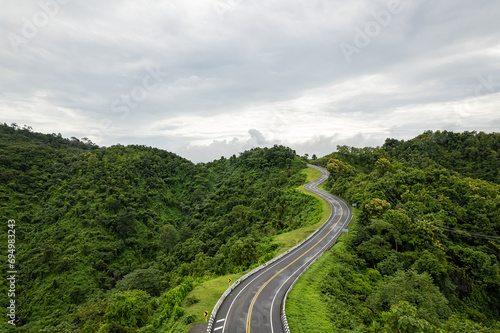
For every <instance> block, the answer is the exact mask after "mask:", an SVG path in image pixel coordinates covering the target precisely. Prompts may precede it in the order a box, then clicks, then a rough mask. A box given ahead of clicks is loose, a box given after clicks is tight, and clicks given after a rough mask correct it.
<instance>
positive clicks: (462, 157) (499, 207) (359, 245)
mask: <svg viewBox="0 0 500 333" xmlns="http://www.w3.org/2000/svg"><path fill="white" fill-rule="evenodd" d="M499 154H500V134H495V133H494V134H485V133H476V132H464V133H453V132H447V131H442V132H441V131H436V132H432V131H428V132H425V133H423V134H422V135H420V136H418V137H416V138H414V139H411V140H408V141H399V140H395V139H387V140H386V141H385V144H384V145H382V146H381V147H376V148H371V147H367V148H355V147H347V146H338V147H337V151H336V152H334V153H332V154H330V155H327V156H325V157H322V158H320V159H318V160H316V161H315V162H314V163H316V164H318V165H322V166H324V167H326V168H327V169H328V170H329V171H330V173H331V175H330V178H329V180H328V182H327V184H326V185H325V188H326V189H327V190H328V191H329V192H331V193H333V194H336V195H338V196H340V197H341V198H343V199H344V200H346V201H347V202H349V203H350V204H352V205H355V207H356V208H354V214H355V219H354V221H353V223H352V224H351V226H350V231H349V234H348V235H344V236H343V238H342V241H341V242H340V243H339V244H337V245H336V246H334V247H333V249H332V250H331V251H329V253H327V255H325V257H324V258H322V259H321V260H320V261H319V262H318V264H317V265H320V266H318V267H315V266H313V268H312V270H314V273H313V274H314V275H315V276H312V275H308V274H312V272H306V274H305V275H304V277H303V279H304V280H305V281H307V283H308V284H310V285H308V286H306V285H302V286H301V285H300V282H299V284H298V285H297V286H296V288H297V287H298V288H309V290H311V291H312V293H311V295H309V297H306V299H309V301H308V302H309V304H304V303H307V302H306V301H304V297H301V296H300V295H293V292H292V294H291V297H290V299H291V302H292V303H293V302H295V304H293V306H294V307H298V308H299V309H307V307H308V306H312V305H313V304H321V305H322V308H323V309H326V310H322V311H321V313H320V314H318V316H319V317H318V318H321V325H323V329H318V330H316V329H315V328H314V327H318V322H320V321H318V322H316V323H314V324H312V325H310V326H307V325H303V323H299V322H296V323H294V325H295V326H294V328H295V332H297V333H298V332H322V333H323V332H464V333H465V332H500V185H499V184H500V160H499ZM314 302H316V303H314ZM297 303H300V304H299V305H297ZM301 306H303V308H301ZM288 308H289V306H288V305H287V309H288ZM291 321H292V322H293V318H291ZM292 332H293V329H292Z"/></svg>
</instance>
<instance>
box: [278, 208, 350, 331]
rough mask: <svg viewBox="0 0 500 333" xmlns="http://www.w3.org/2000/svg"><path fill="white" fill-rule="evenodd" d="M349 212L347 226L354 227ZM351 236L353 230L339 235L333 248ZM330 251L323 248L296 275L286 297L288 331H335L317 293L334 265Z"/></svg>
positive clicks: (339, 249) (321, 298)
mask: <svg viewBox="0 0 500 333" xmlns="http://www.w3.org/2000/svg"><path fill="white" fill-rule="evenodd" d="M353 214H354V216H353V220H352V221H351V223H350V224H349V228H350V229H355V224H356V215H357V211H354V212H353ZM354 236H355V231H354V230H353V232H351V231H349V235H346V234H342V235H341V236H340V237H339V239H338V240H337V243H336V244H335V245H334V247H333V249H335V250H336V251H342V249H343V248H344V242H345V240H346V239H347V237H354ZM333 249H332V250H333ZM332 250H330V251H327V252H326V253H325V254H324V255H323V256H322V257H321V258H319V259H318V260H317V261H316V262H315V263H314V264H313V265H312V266H311V267H310V268H309V269H308V270H307V271H306V272H305V273H304V274H303V275H302V276H301V277H300V279H299V280H298V281H297V283H296V284H295V286H294V287H293V289H292V291H291V292H290V294H289V296H288V299H287V302H286V315H287V319H288V324H289V326H290V331H292V332H294V333H301V332H303V333H305V332H307V333H329V332H336V330H335V328H334V327H332V323H331V321H330V319H329V318H328V304H327V300H326V298H325V296H324V295H322V294H321V292H320V290H321V284H322V282H323V281H324V280H325V279H326V278H327V277H328V273H329V272H330V270H331V269H332V268H333V266H334V265H335V262H334V257H333V254H332Z"/></svg>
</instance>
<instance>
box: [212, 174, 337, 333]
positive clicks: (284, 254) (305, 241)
mask: <svg viewBox="0 0 500 333" xmlns="http://www.w3.org/2000/svg"><path fill="white" fill-rule="evenodd" d="M308 166H310V167H313V168H315V169H317V170H320V169H318V167H317V166H315V165H308ZM320 171H321V170H320ZM327 175H328V172H327ZM322 176H323V175H322ZM320 178H321V177H320ZM320 178H318V179H316V180H314V181H312V182H310V183H308V184H312V183H315V182H317V181H318V180H319V179H320ZM306 185H307V184H306ZM332 214H333V210H332V213H331V214H330V216H329V217H328V219H327V222H328V220H330V218H331V217H332ZM325 224H326V222H325V223H324V224H323V225H322V226H321V227H319V228H318V229H316V231H314V232H313V233H312V234H310V235H309V237H307V238H306V239H304V240H303V241H302V242H300V243H299V244H297V245H295V246H294V247H292V248H291V249H289V250H287V251H286V252H283V253H282V254H280V255H279V256H277V257H275V258H273V259H271V260H269V261H268V262H266V263H264V264H262V265H260V266H259V267H257V268H255V269H253V270H252V271H250V272H248V273H247V274H245V275H243V276H242V277H240V278H239V279H238V280H237V281H236V282H235V283H234V284H233V285H232V286H230V287H229V288H228V289H226V291H225V292H224V293H223V294H222V296H221V297H220V298H219V301H218V302H217V304H215V307H214V309H213V310H212V314H211V315H210V320H209V321H208V326H207V333H212V328H213V325H214V321H215V317H216V316H217V312H218V311H219V308H220V306H221V305H222V303H223V302H224V300H225V299H226V298H227V296H228V295H229V294H230V293H231V292H232V291H233V290H234V289H235V288H236V287H237V286H238V285H239V284H240V283H241V282H243V281H245V280H246V279H248V278H249V277H250V276H252V275H254V274H255V273H257V272H259V271H261V270H262V269H264V268H266V267H267V266H269V265H271V264H273V263H275V262H276V261H278V260H280V259H281V258H283V257H285V256H286V255H288V254H289V253H290V252H293V251H295V249H297V248H299V247H300V246H302V245H304V244H306V243H307V241H308V240H309V239H311V238H312V237H314V236H315V235H316V234H317V233H318V232H319V231H320V230H322V229H323V228H324V226H325ZM294 283H295V282H294ZM287 294H288V293H287ZM285 297H286V296H285ZM285 320H286V318H285ZM288 332H289V331H288Z"/></svg>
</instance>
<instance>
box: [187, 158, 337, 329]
mask: <svg viewBox="0 0 500 333" xmlns="http://www.w3.org/2000/svg"><path fill="white" fill-rule="evenodd" d="M302 173H304V174H305V175H306V176H307V180H306V182H311V181H313V180H315V179H318V178H319V177H320V176H321V172H320V171H318V170H316V169H314V168H307V169H304V170H303V171H302ZM297 190H298V191H299V192H302V193H305V194H307V195H312V196H313V197H315V198H317V199H318V200H319V202H321V207H322V209H321V212H320V214H318V216H317V218H315V220H314V221H312V222H311V223H314V224H313V225H309V226H306V227H303V228H300V229H297V230H293V231H290V232H287V233H283V234H280V235H277V236H276V237H275V238H274V240H273V243H275V244H279V245H280V248H279V250H278V252H277V253H276V256H278V255H279V254H281V253H283V252H285V251H287V250H288V249H290V248H292V247H294V246H295V244H296V241H295V240H296V239H299V242H300V241H303V240H304V239H306V238H307V237H308V236H309V235H310V234H312V233H313V232H314V231H315V230H316V229H318V228H319V227H320V226H321V225H322V224H323V223H325V222H326V220H327V219H328V217H329V216H330V214H331V207H330V205H329V204H328V203H327V202H326V201H325V200H323V199H322V198H321V197H320V196H318V195H316V194H313V193H311V192H309V191H307V190H305V189H304V186H300V187H298V188H297ZM318 204H319V203H318ZM251 269H253V268H251ZM248 271H249V270H248ZM248 271H246V272H242V273H239V274H231V275H226V276H221V277H218V278H215V279H211V280H208V281H205V282H202V283H200V284H198V285H197V286H196V287H195V288H194V289H193V291H191V292H190V293H189V295H188V296H187V297H186V301H185V303H187V304H189V303H191V300H197V302H196V303H194V304H190V305H187V304H185V306H184V309H185V316H184V318H186V317H187V316H190V315H195V316H196V318H195V321H194V322H195V323H203V322H205V318H204V316H203V313H204V312H205V311H209V313H212V310H213V308H214V306H215V304H216V303H217V301H218V300H219V298H220V297H221V296H222V294H223V293H224V291H226V289H227V288H228V286H229V285H228V278H231V279H232V281H233V282H234V281H236V280H238V279H239V278H240V277H242V276H243V275H245V274H246V273H247V272H248ZM180 320H183V318H181V319H180Z"/></svg>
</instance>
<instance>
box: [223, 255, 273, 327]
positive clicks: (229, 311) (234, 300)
mask: <svg viewBox="0 0 500 333" xmlns="http://www.w3.org/2000/svg"><path fill="white" fill-rule="evenodd" d="M279 263H281V260H279V261H276V262H275V263H273V264H272V265H271V266H269V267H266V268H264V269H263V270H262V273H260V274H259V275H257V276H256V277H254V278H253V279H252V280H251V281H250V282H249V283H247V285H246V286H245V287H244V288H243V289H241V290H240V292H239V293H238V294H237V295H236V297H235V298H234V299H233V301H232V302H231V305H230V306H229V309H228V310H227V315H226V319H227V318H228V317H229V314H230V313H231V309H232V307H233V304H234V302H236V299H238V296H240V294H241V293H242V292H243V291H244V290H245V289H246V288H247V287H248V286H249V285H251V284H252V282H253V281H255V280H256V279H258V278H259V277H260V276H261V275H262V274H264V273H267V271H269V270H270V269H271V268H272V267H274V266H276V265H277V264H279ZM225 330H226V322H224V326H223V329H222V333H224V332H225Z"/></svg>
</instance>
